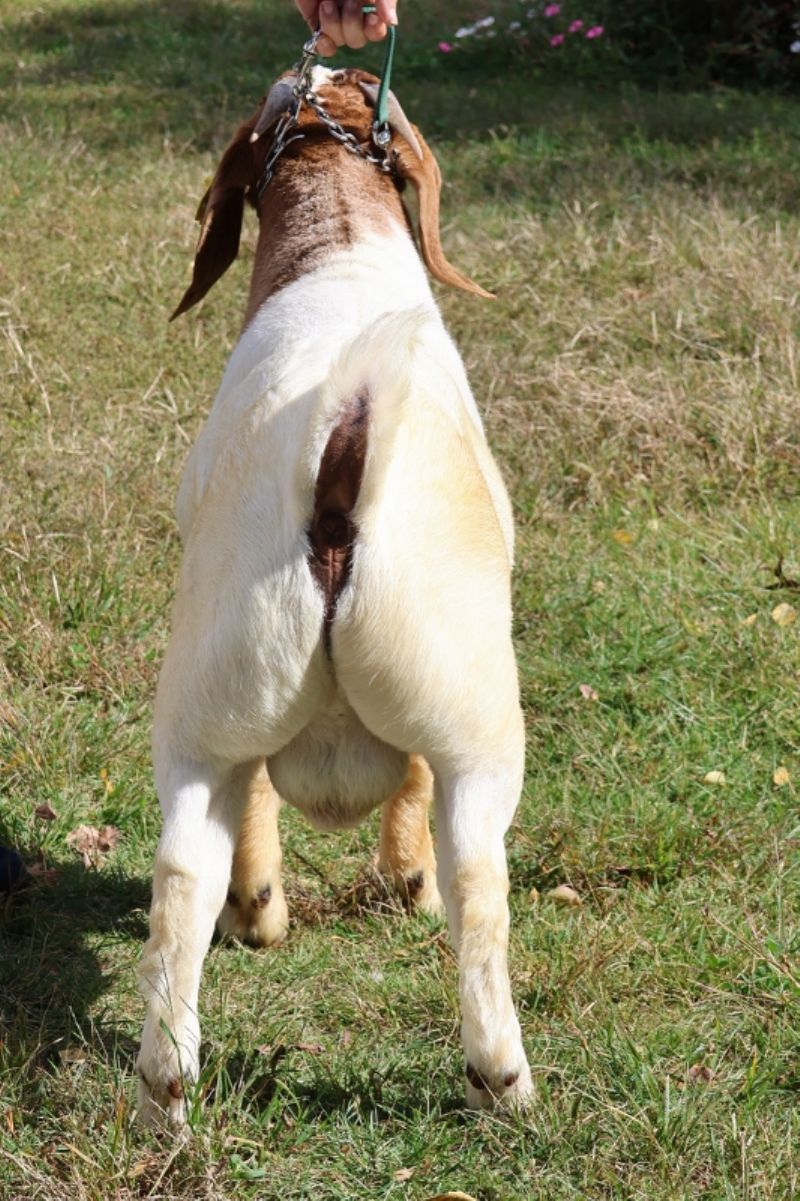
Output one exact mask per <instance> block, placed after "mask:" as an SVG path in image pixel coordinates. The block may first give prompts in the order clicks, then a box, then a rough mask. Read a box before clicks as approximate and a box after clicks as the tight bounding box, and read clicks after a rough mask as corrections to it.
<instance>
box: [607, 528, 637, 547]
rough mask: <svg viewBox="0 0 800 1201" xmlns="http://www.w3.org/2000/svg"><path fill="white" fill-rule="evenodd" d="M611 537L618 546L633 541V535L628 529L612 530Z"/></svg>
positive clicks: (627, 544)
mask: <svg viewBox="0 0 800 1201" xmlns="http://www.w3.org/2000/svg"><path fill="white" fill-rule="evenodd" d="M611 537H612V538H613V539H614V541H615V542H618V543H619V545H620V546H630V544H631V543H632V542H634V541H635V538H634V535H633V534H632V533H631V532H630V531H629V530H613V531H612V533H611Z"/></svg>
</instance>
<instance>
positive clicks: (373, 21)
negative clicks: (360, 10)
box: [367, 13, 380, 29]
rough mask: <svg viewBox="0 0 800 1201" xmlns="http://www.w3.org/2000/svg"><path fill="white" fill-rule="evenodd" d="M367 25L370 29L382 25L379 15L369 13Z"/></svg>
mask: <svg viewBox="0 0 800 1201" xmlns="http://www.w3.org/2000/svg"><path fill="white" fill-rule="evenodd" d="M367 25H368V26H369V28H370V29H375V28H376V26H378V25H380V21H379V19H378V14H377V13H367Z"/></svg>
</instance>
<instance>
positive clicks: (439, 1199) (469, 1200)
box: [426, 1193, 475, 1201]
mask: <svg viewBox="0 0 800 1201" xmlns="http://www.w3.org/2000/svg"><path fill="white" fill-rule="evenodd" d="M426 1201H475V1198H474V1197H471V1196H470V1195H469V1193H437V1194H436V1196H435V1197H427V1198H426Z"/></svg>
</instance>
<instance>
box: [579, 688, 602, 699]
mask: <svg viewBox="0 0 800 1201" xmlns="http://www.w3.org/2000/svg"><path fill="white" fill-rule="evenodd" d="M578 687H579V688H580V690H581V696H582V697H583V699H584V700H585V701H599V700H600V694H599V693H598V691H597V689H596V688H592V686H591V684H579V685H578Z"/></svg>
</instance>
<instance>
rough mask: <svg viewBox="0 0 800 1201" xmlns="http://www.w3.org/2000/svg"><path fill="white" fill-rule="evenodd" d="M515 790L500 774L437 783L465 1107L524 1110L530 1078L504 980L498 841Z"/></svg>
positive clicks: (503, 874)
mask: <svg viewBox="0 0 800 1201" xmlns="http://www.w3.org/2000/svg"><path fill="white" fill-rule="evenodd" d="M518 792H519V783H518V781H517V780H516V779H514V778H513V776H512V775H511V774H509V775H506V774H505V773H503V772H490V773H480V774H478V773H476V772H470V773H468V774H460V773H459V774H453V775H448V774H446V773H443V776H442V777H441V778H440V777H437V790H436V830H437V834H438V839H439V882H440V886H441V889H442V894H443V896H444V900H445V905H446V906H447V916H448V924H449V928H450V936H451V939H452V942H453V945H454V946H455V948H456V950H457V952H458V975H459V992H460V997H461V1038H462V1042H463V1045H464V1054H465V1058H466V1064H465V1070H466V1076H467V1105H468V1106H469V1108H471V1109H486V1108H491V1107H492V1106H494V1105H496V1104H500V1105H502V1106H503V1107H513V1106H517V1105H521V1104H524V1102H525V1101H526V1099H527V1098H528V1096H529V1095H530V1092H531V1074H530V1068H529V1067H528V1062H527V1059H526V1058H525V1051H524V1049H523V1046H522V1039H521V1036H520V1028H519V1022H518V1021H517V1015H516V1013H515V1011H514V1002H513V1000H512V998H511V984H510V981H509V976H508V966H507V952H508V926H509V917H508V903H507V894H508V872H507V868H506V857H505V848H504V845H503V836H504V834H505V832H506V829H507V827H508V824H509V822H510V820H511V815H512V814H513V811H514V807H515V805H516V798H517V794H518Z"/></svg>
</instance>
